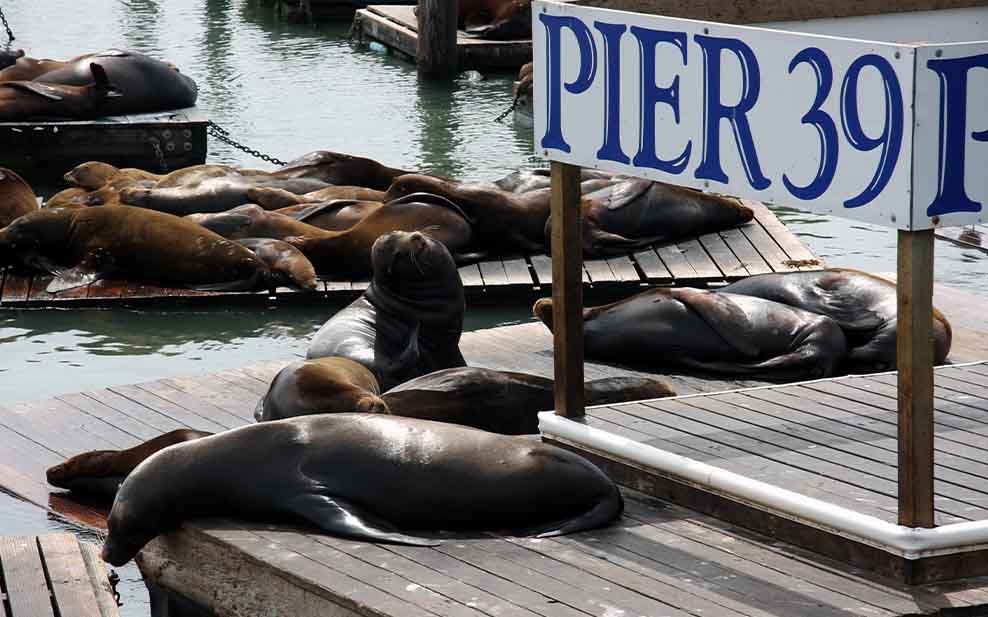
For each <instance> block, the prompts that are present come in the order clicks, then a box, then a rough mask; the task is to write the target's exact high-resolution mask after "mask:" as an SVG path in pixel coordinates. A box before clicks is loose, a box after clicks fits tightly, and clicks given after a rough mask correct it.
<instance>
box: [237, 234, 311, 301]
mask: <svg viewBox="0 0 988 617" xmlns="http://www.w3.org/2000/svg"><path fill="white" fill-rule="evenodd" d="M236 242H237V244H239V245H240V246H243V247H246V248H248V249H250V250H251V252H253V253H254V254H255V255H257V257H258V259H260V260H261V261H262V262H264V265H265V266H267V268H268V285H269V286H272V287H274V286H277V285H284V286H286V287H295V288H298V289H302V290H305V291H315V290H316V289H317V288H318V282H317V281H316V269H315V268H313V267H312V262H310V261H309V259H308V258H307V257H306V256H305V255H303V254H302V251H300V250H298V249H297V248H295V247H294V246H292V245H291V244H288V243H287V242H283V241H281V240H277V239H275V238H237V240H236Z"/></svg>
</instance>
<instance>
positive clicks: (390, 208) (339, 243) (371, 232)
mask: <svg viewBox="0 0 988 617" xmlns="http://www.w3.org/2000/svg"><path fill="white" fill-rule="evenodd" d="M418 230H422V231H425V232H426V233H427V234H428V235H429V236H430V237H431V238H433V239H435V240H437V241H439V242H440V243H442V244H443V245H444V246H445V247H446V248H447V249H448V251H449V252H450V253H452V254H453V255H454V256H455V257H454V258H455V259H456V260H457V261H459V262H463V261H467V260H470V259H475V258H476V257H477V254H475V253H471V252H470V251H472V239H473V229H472V228H471V226H470V223H469V222H468V221H467V219H466V217H465V216H464V214H463V211H462V210H460V209H459V208H458V207H456V206H455V205H454V204H452V203H450V202H449V201H448V200H446V199H443V198H442V197H439V196H437V195H429V194H412V195H409V196H407V197H404V198H402V199H397V200H394V201H392V202H390V203H387V204H385V205H383V206H381V207H380V208H378V209H376V210H374V211H373V212H371V213H370V214H369V215H367V217H366V218H364V219H363V220H361V221H360V222H359V223H357V224H356V225H354V226H353V227H351V228H350V229H347V230H345V231H322V230H319V233H307V234H305V235H303V236H299V237H297V238H286V241H287V242H288V243H289V244H293V245H294V246H296V247H298V248H299V249H300V250H301V251H302V252H303V253H305V256H306V257H308V258H309V260H310V261H311V262H312V265H314V266H315V267H316V272H319V273H320V274H332V275H336V276H348V277H351V278H360V277H366V276H369V275H370V274H371V271H372V269H371V247H372V246H373V245H374V242H375V241H376V240H377V239H378V238H380V237H381V236H382V235H384V234H386V233H388V232H390V231H408V232H411V231H418Z"/></svg>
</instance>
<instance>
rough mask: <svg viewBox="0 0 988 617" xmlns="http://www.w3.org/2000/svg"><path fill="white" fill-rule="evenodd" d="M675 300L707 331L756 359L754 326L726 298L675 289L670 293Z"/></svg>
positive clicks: (690, 290) (758, 350)
mask: <svg viewBox="0 0 988 617" xmlns="http://www.w3.org/2000/svg"><path fill="white" fill-rule="evenodd" d="M673 295H674V296H675V298H676V299H677V300H679V301H680V302H682V303H683V304H685V305H686V306H688V307H689V308H691V309H693V310H694V311H695V312H696V313H697V314H698V315H699V316H700V318H701V319H703V321H704V322H706V324H707V325H708V326H710V329H711V330H713V331H714V332H716V333H717V334H719V335H720V336H721V338H723V339H724V340H725V341H727V343H728V344H729V345H730V346H731V347H733V348H734V349H736V350H738V351H739V352H741V353H742V354H744V355H746V356H748V357H750V358H756V357H758V356H759V355H760V354H761V350H760V349H759V348H758V346H757V345H756V344H755V343H754V341H755V340H756V337H754V336H752V332H753V331H755V327H754V325H753V324H752V323H751V320H750V319H748V315H747V314H746V313H745V312H744V311H743V310H742V309H741V307H739V306H738V305H736V304H735V303H734V302H732V301H731V300H730V298H728V297H727V296H723V295H720V294H717V293H715V292H711V291H701V290H698V289H688V288H683V289H677V290H675V291H674V292H673Z"/></svg>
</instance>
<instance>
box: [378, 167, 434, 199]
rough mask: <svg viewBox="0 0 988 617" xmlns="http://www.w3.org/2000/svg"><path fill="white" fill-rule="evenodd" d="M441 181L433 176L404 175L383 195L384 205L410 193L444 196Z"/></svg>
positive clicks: (396, 179)
mask: <svg viewBox="0 0 988 617" xmlns="http://www.w3.org/2000/svg"><path fill="white" fill-rule="evenodd" d="M443 184H444V183H443V181H442V180H440V179H439V178H435V177H433V176H426V175H423V174H405V175H403V176H398V177H397V178H395V179H394V181H393V182H392V183H391V186H390V187H388V191H387V192H386V193H385V194H384V203H388V202H390V201H394V200H396V199H399V198H401V197H405V196H406V195H411V194H412V193H432V194H434V195H445V191H444V190H443Z"/></svg>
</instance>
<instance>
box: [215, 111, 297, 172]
mask: <svg viewBox="0 0 988 617" xmlns="http://www.w3.org/2000/svg"><path fill="white" fill-rule="evenodd" d="M206 130H207V131H208V132H209V134H210V135H212V136H213V137H215V138H216V139H218V140H220V141H222V142H223V143H225V144H229V145H231V146H233V147H234V148H236V149H237V150H240V151H242V152H246V153H247V154H250V155H251V156H256V157H257V158H259V159H261V160H262V161H267V162H269V163H273V164H275V165H282V166H283V165H287V164H288V163H286V162H285V161H282V160H281V159H276V158H275V157H273V156H269V155H267V154H262V153H261V152H259V151H257V150H254V149H253V148H248V147H247V146H245V145H243V144H241V143H238V142H236V141H234V140H233V138H232V137H230V132H229V131H227V130H226V129H224V128H222V127H220V126H219V125H218V124H216V123H215V122H213V121H212V120H209V121H207V122H206Z"/></svg>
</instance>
